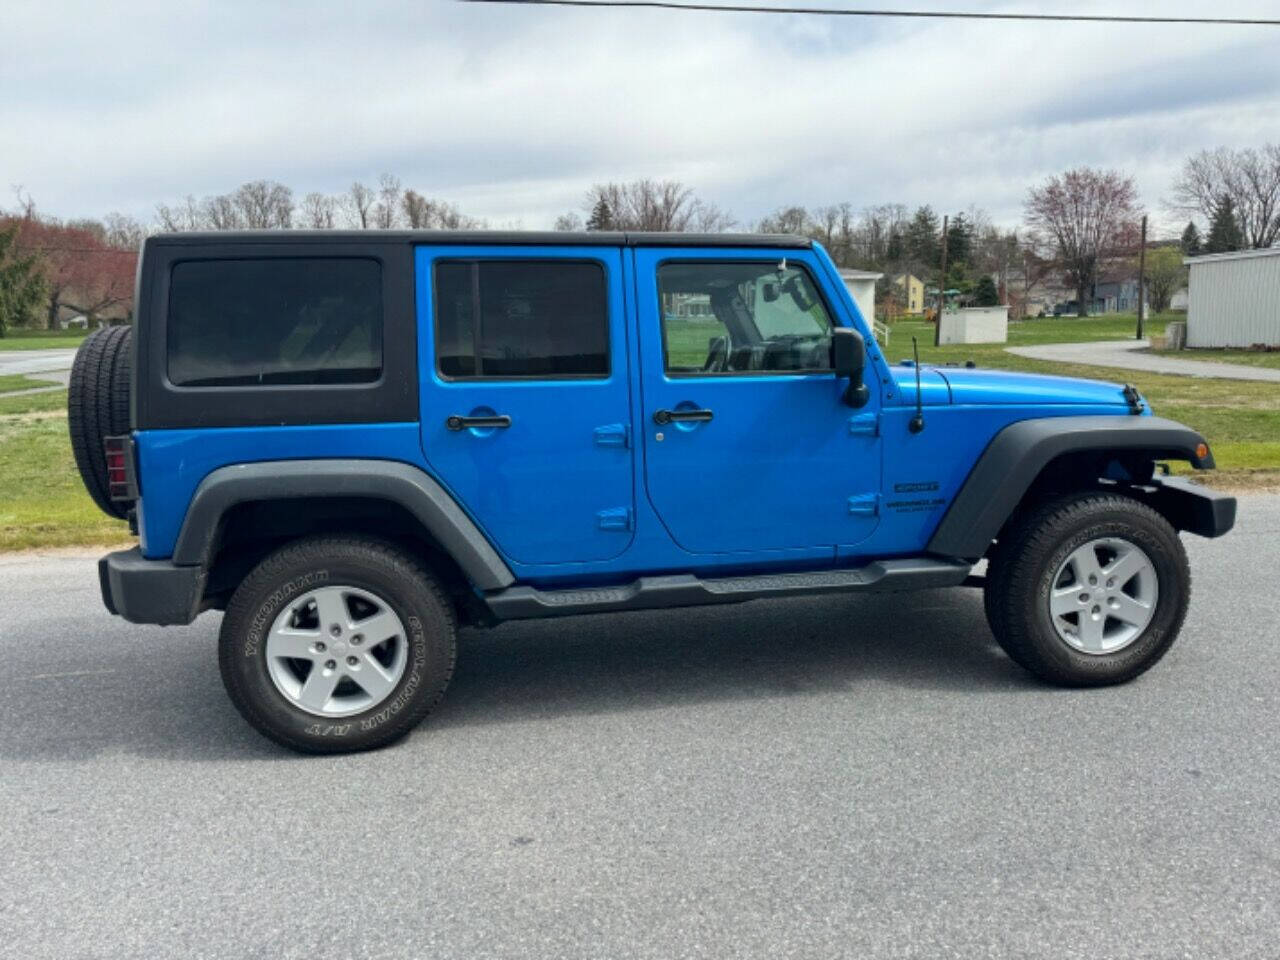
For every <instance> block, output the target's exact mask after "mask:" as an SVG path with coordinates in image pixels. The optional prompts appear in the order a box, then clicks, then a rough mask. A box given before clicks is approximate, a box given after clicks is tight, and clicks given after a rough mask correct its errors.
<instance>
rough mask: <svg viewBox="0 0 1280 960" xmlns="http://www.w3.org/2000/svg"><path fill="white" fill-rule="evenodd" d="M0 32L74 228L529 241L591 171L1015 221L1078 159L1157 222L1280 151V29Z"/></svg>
mask: <svg viewBox="0 0 1280 960" xmlns="http://www.w3.org/2000/svg"><path fill="white" fill-rule="evenodd" d="M850 2H852V0H850ZM935 5H945V4H943V2H942V0H935ZM974 5H975V4H974V3H967V4H963V6H965V7H973V6H974ZM979 5H980V6H981V7H983V8H985V9H995V8H997V7H998V6H999V5H997V4H994V3H990V2H986V3H981V4H979ZM952 6H956V4H952ZM1062 6H1063V4H1062V3H1060V2H1057V0H1055V2H1054V3H1049V2H1047V0H1044V2H1032V0H1026V2H1025V3H1022V4H1020V5H1019V6H1018V8H1019V9H1024V10H1036V9H1039V10H1047V9H1054V8H1061V7H1062ZM1071 6H1073V7H1074V8H1077V9H1081V10H1082V12H1083V11H1091V10H1096V9H1102V7H1101V6H1100V5H1099V4H1097V3H1074V4H1072V5H1071ZM1114 6H1115V4H1107V8H1108V9H1111V8H1114ZM1233 6H1234V7H1238V8H1239V9H1238V10H1234V9H1233V10H1232V11H1231V12H1233V13H1234V12H1239V13H1242V14H1246V15H1247V14H1250V13H1257V14H1259V15H1261V14H1264V13H1266V12H1268V8H1267V5H1266V4H1265V3H1263V2H1254V3H1253V4H1252V5H1251V4H1250V3H1246V2H1239V3H1237V4H1233ZM1201 9H1202V7H1200V5H1199V4H1196V3H1192V2H1182V0H1168V2H1166V3H1164V4H1162V11H1166V10H1167V11H1168V12H1170V13H1179V12H1186V13H1195V12H1199V11H1200V10H1201ZM5 17H6V25H7V26H6V31H5V33H6V39H5V40H4V41H2V42H3V43H4V44H5V47H6V49H5V51H4V56H3V57H0V89H3V90H4V91H5V92H6V95H5V96H4V97H3V98H0V175H3V176H4V178H5V182H6V183H22V184H24V185H25V186H26V188H27V189H28V190H30V191H31V192H32V193H33V194H34V195H35V197H36V198H37V200H38V201H39V203H40V204H41V206H42V207H43V208H44V209H45V210H47V211H49V212H52V213H55V214H58V215H62V216H75V215H85V214H99V215H100V214H102V213H104V212H106V211H108V210H111V209H122V210H126V211H129V212H132V213H135V214H138V215H142V216H149V215H150V213H151V211H152V210H153V209H154V204H155V203H156V202H157V201H161V200H168V201H172V200H174V199H177V198H179V197H181V196H182V195H184V194H186V193H194V194H195V195H197V196H201V195H205V194H209V193H215V192H222V191H226V190H229V189H231V188H233V187H234V186H235V185H236V184H238V183H240V182H242V181H244V180H246V179H251V178H256V177H268V178H272V179H278V180H281V181H283V182H285V183H288V184H290V185H291V186H293V187H294V188H295V190H296V191H297V192H298V193H299V194H302V193H305V192H307V191H310V190H323V191H338V190H341V189H343V188H344V187H345V186H346V185H347V184H349V183H350V182H351V181H352V180H353V179H356V178H360V179H365V180H370V181H371V180H372V179H374V178H375V177H376V176H377V174H378V173H380V172H382V171H384V170H386V171H391V172H394V173H396V174H398V175H399V176H400V177H401V179H402V180H403V181H404V182H405V183H406V185H412V186H414V187H416V188H417V189H419V190H421V191H423V192H425V193H428V194H430V195H432V196H439V197H444V198H447V199H450V200H453V201H455V202H457V203H458V204H460V205H461V206H462V207H463V208H464V209H465V210H467V211H468V212H470V213H472V214H475V215H478V216H483V217H487V218H489V219H490V220H492V221H493V222H495V223H507V222H512V221H519V222H521V223H522V224H523V225H524V226H526V227H530V228H536V227H545V226H548V225H549V224H550V222H551V220H552V219H553V218H554V216H555V215H556V214H557V213H559V212H563V211H564V210H566V209H570V208H577V207H579V206H580V204H581V200H582V195H583V192H584V190H585V189H586V188H587V187H588V186H589V185H590V184H591V183H592V182H595V181H601V180H610V179H626V178H631V177H637V176H653V177H676V178H679V179H681V180H684V181H686V182H688V183H689V184H691V185H693V186H694V187H695V188H696V189H697V190H698V191H699V193H700V194H701V195H702V196H704V197H707V198H709V199H712V200H715V201H716V202H718V203H720V204H721V205H722V206H724V207H727V208H728V209H730V210H732V211H733V212H734V213H735V214H736V215H737V216H738V217H739V219H740V220H742V221H744V222H748V223H749V222H751V221H754V220H755V219H758V218H759V217H760V216H762V215H763V214H765V213H767V212H769V211H770V210H772V209H774V208H776V207H778V206H780V205H783V204H790V203H802V204H806V205H817V204H823V203H831V202H838V201H849V202H851V203H853V204H855V205H856V206H861V205H864V204H870V203H878V202H887V201H897V202H903V203H908V204H913V205H914V204H918V203H925V202H929V203H932V204H933V205H934V206H935V207H937V208H939V209H948V210H958V209H962V208H965V207H968V206H969V205H971V204H977V205H979V206H983V207H986V208H987V209H989V210H990V211H991V212H992V213H993V215H995V216H996V218H997V219H999V220H1003V221H1006V222H1009V223H1015V222H1016V221H1017V220H1018V219H1019V217H1020V213H1021V203H1022V198H1023V196H1025V192H1026V189H1027V187H1028V186H1029V185H1030V184H1031V183H1033V182H1035V181H1036V180H1038V179H1041V178H1043V177H1044V176H1046V175H1048V174H1049V173H1052V172H1056V171H1058V170H1061V169H1064V168H1066V167H1068V166H1071V165H1074V164H1078V163H1089V164H1094V165H1099V166H1106V167H1118V168H1121V169H1124V170H1128V171H1130V172H1132V173H1134V174H1135V175H1136V176H1137V177H1138V180H1139V185H1140V188H1141V190H1142V192H1143V194H1144V198H1145V200H1146V202H1147V203H1148V204H1149V205H1151V206H1152V207H1159V206H1160V201H1161V198H1162V197H1163V196H1165V195H1166V194H1167V193H1168V188H1169V187H1168V185H1169V180H1170V177H1171V176H1172V174H1173V173H1174V172H1175V171H1176V169H1177V166H1178V164H1179V163H1180V162H1181V160H1182V159H1183V158H1184V157H1186V156H1187V155H1189V154H1190V153H1193V152H1195V151H1197V150H1199V149H1202V148H1205V147H1212V146H1215V145H1217V144H1219V143H1226V144H1230V145H1248V144H1256V143H1259V142H1264V141H1266V140H1267V139H1268V138H1269V139H1272V140H1274V139H1277V133H1276V132H1275V125H1274V119H1273V118H1274V117H1275V116H1276V115H1277V114H1278V113H1280V56H1277V53H1280V30H1277V29H1275V28H1271V29H1270V32H1267V31H1265V30H1263V29H1262V28H1252V29H1250V28H1204V27H1201V28H1186V27H1118V26H1084V25H1043V24H992V23H974V22H957V21H946V22H928V21H901V20H883V21H874V20H864V19H861V18H849V19H843V18H842V19H835V18H829V19H828V18H801V17H766V16H759V15H743V14H738V15H733V14H692V13H689V14H680V13H662V12H655V11H625V10H574V9H554V8H544V9H518V8H510V7H497V6H495V7H489V6H485V7H476V6H468V5H462V4H451V3H435V4H431V3H422V2H416V3H410V2H404V3H400V2H390V0H383V2H376V3H367V4H362V5H361V6H360V7H359V8H358V12H353V8H352V7H350V6H349V5H346V4H339V3H323V2H317V3H314V4H308V5H296V6H295V5H280V6H274V5H269V4H250V3H234V2H224V3H218V4H214V3H208V4H204V5H200V4H195V5H185V4H184V5H176V4H161V3H154V4H150V5H143V6H131V7H130V8H129V12H128V13H127V14H124V15H122V14H121V13H120V11H119V10H117V9H112V8H109V7H104V6H102V5H98V4H85V5H82V6H67V5H58V4H47V3H46V4H20V5H19V6H18V7H17V8H16V9H14V10H12V11H10V10H8V9H6V14H5Z"/></svg>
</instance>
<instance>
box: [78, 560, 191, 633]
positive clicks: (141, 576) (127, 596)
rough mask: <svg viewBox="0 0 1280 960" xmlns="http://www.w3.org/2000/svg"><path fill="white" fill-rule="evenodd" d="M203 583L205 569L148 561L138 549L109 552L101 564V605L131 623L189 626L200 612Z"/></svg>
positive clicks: (161, 561)
mask: <svg viewBox="0 0 1280 960" xmlns="http://www.w3.org/2000/svg"><path fill="white" fill-rule="evenodd" d="M204 580H205V573H204V568H203V567H179V566H176V565H175V564H173V563H171V562H170V561H168V560H147V559H146V558H145V557H143V556H142V551H141V550H139V549H138V548H137V547H134V548H133V549H132V550H121V551H118V552H117V553H109V554H107V555H106V556H105V557H103V558H102V559H101V560H99V561H98V581H99V583H100V585H101V586H102V602H103V603H104V604H105V605H106V607H107V609H108V610H110V611H111V612H112V613H114V614H116V615H117V616H121V617H124V618H125V619H126V620H128V621H129V622H130V623H155V624H159V625H161V626H170V625H173V624H184V623H190V622H191V621H192V620H194V619H195V618H196V614H198V613H199V612H200V601H201V600H202V599H203V596H204Z"/></svg>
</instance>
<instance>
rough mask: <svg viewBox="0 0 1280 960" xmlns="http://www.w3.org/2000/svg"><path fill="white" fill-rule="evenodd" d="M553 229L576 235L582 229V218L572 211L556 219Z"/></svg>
mask: <svg viewBox="0 0 1280 960" xmlns="http://www.w3.org/2000/svg"><path fill="white" fill-rule="evenodd" d="M555 229H556V230H559V231H562V232H566V233H576V232H577V231H579V230H581V229H583V227H582V218H581V217H580V216H578V215H577V214H576V213H574V212H572V211H570V212H569V213H564V214H561V215H560V216H558V217H556V225H555Z"/></svg>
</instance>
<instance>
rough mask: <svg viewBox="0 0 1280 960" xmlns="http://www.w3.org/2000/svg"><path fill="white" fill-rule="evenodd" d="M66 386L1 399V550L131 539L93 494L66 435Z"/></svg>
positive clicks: (118, 521) (111, 542)
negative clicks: (27, 395)
mask: <svg viewBox="0 0 1280 960" xmlns="http://www.w3.org/2000/svg"><path fill="white" fill-rule="evenodd" d="M66 403H67V395H66V393H65V392H63V391H59V392H56V393H44V394H35V395H33V396H29V397H7V398H0V550H21V549H23V548H26V547H53V546H69V545H80V544H117V543H122V542H124V541H125V540H127V539H128V536H129V532H128V529H127V528H126V526H125V524H124V522H123V521H120V520H113V519H111V518H110V517H108V516H107V515H106V514H104V513H103V512H102V511H101V510H99V509H98V508H97V506H95V505H94V503H93V501H92V500H90V499H89V495H88V494H87V493H85V492H84V486H83V485H82V484H81V482H80V474H79V472H78V471H77V470H76V465H75V460H74V458H73V457H72V455H71V442H70V441H69V440H68V438H67V417H66V412H65V410H66Z"/></svg>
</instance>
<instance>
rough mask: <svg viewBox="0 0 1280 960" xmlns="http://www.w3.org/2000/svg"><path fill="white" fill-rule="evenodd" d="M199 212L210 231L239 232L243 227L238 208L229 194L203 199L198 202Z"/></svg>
mask: <svg viewBox="0 0 1280 960" xmlns="http://www.w3.org/2000/svg"><path fill="white" fill-rule="evenodd" d="M200 212H201V216H202V218H203V220H204V225H205V226H206V227H207V228H208V229H210V230H239V229H240V228H242V227H244V226H245V220H244V216H243V214H242V213H241V210H240V207H239V206H238V205H237V204H236V201H235V198H234V197H233V196H231V195H230V194H226V193H223V194H219V195H217V196H214V197H205V198H204V199H203V200H201V201H200Z"/></svg>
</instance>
